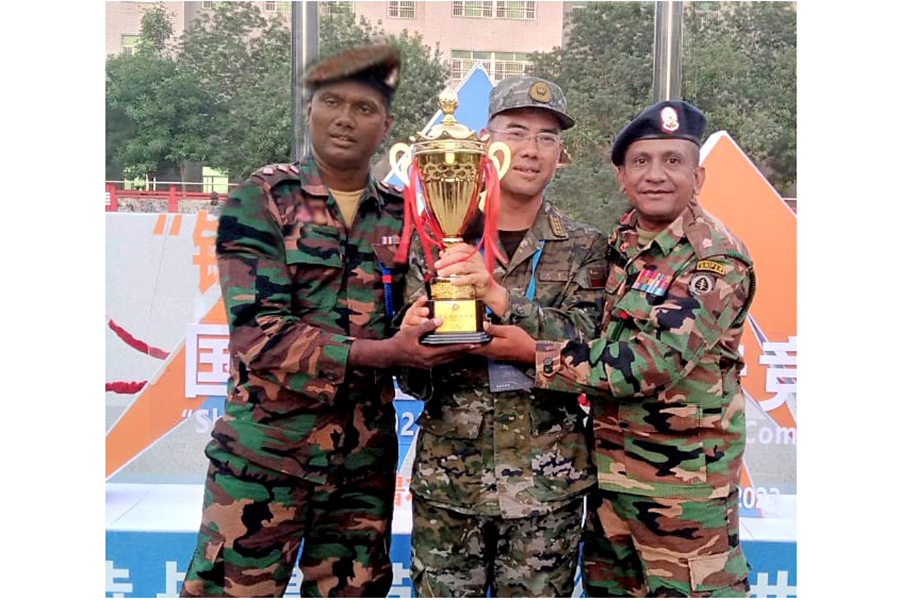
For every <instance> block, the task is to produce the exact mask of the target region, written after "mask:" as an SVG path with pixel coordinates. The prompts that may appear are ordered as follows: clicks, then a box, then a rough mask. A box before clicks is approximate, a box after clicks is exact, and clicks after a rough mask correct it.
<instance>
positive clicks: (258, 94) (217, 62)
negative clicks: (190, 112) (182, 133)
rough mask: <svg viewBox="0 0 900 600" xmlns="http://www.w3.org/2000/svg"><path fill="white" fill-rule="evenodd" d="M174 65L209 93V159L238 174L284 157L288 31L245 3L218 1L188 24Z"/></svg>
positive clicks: (288, 110)
mask: <svg viewBox="0 0 900 600" xmlns="http://www.w3.org/2000/svg"><path fill="white" fill-rule="evenodd" d="M180 50H181V51H180V53H179V55H178V63H179V66H180V68H181V69H182V70H183V71H184V72H186V73H189V74H190V75H191V76H192V77H193V78H194V80H195V81H197V82H198V84H199V85H200V86H202V87H203V89H205V90H206V92H207V93H208V94H210V96H211V97H212V98H213V99H214V110H212V111H210V113H209V114H208V116H207V122H208V128H209V135H208V136H207V137H206V139H205V148H206V152H205V154H206V156H207V158H208V163H209V164H210V165H211V166H213V167H215V168H216V169H219V170H222V171H224V172H227V173H228V174H229V176H230V178H231V179H232V180H235V179H243V178H245V177H247V176H248V175H249V174H250V173H252V172H253V171H254V170H255V169H257V168H258V167H259V166H261V165H263V164H267V163H272V162H288V161H289V160H290V139H291V138H290V131H291V123H290V118H291V93H290V84H291V71H290V60H291V36H290V31H289V30H288V28H287V27H286V26H285V25H284V23H283V22H281V21H280V20H279V19H278V17H272V18H270V19H266V18H265V17H263V15H262V13H261V12H260V10H259V8H258V7H257V6H255V5H253V4H251V3H249V2H218V3H216V4H215V5H214V8H213V10H212V11H210V12H209V13H207V12H204V13H201V14H200V15H198V17H197V18H196V19H195V20H194V21H192V22H191V24H190V25H189V26H188V27H187V29H186V30H185V33H184V35H183V36H182V39H181V46H180Z"/></svg>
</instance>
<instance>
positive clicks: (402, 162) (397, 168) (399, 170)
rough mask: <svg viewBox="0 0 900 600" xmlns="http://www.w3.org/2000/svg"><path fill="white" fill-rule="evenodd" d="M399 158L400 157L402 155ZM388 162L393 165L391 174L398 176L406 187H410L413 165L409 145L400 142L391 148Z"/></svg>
mask: <svg viewBox="0 0 900 600" xmlns="http://www.w3.org/2000/svg"><path fill="white" fill-rule="evenodd" d="M401 154H402V156H400V158H398V155H401ZM388 162H390V163H391V172H392V173H393V174H394V175H396V176H397V177H398V178H399V179H400V181H402V182H403V185H404V186H407V187H409V167H410V165H411V164H412V154H411V152H410V148H409V145H408V144H404V143H403V142H398V143H396V144H394V145H393V146H391V150H390V152H389V153H388Z"/></svg>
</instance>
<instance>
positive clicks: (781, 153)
mask: <svg viewBox="0 0 900 600" xmlns="http://www.w3.org/2000/svg"><path fill="white" fill-rule="evenodd" d="M654 4H655V3H654V2H590V3H587V4H586V5H584V7H583V8H578V9H576V10H574V11H572V13H571V14H570V17H569V21H568V23H567V25H568V27H569V31H568V36H567V40H566V43H565V45H564V46H563V47H561V48H555V49H554V50H553V51H551V52H546V53H535V54H532V55H531V60H532V62H533V65H534V66H533V69H532V72H533V74H535V75H539V76H543V77H547V78H548V79H551V80H553V81H556V82H557V83H558V84H559V85H560V86H561V87H562V88H563V90H564V91H565V93H566V99H567V100H568V104H569V106H568V108H569V111H570V114H571V115H572V116H573V117H574V118H575V120H576V122H577V124H576V126H575V127H574V128H573V129H571V130H569V131H567V132H564V135H563V137H564V140H565V144H566V148H567V149H568V151H569V153H570V154H571V156H572V163H571V164H569V165H567V166H565V167H563V168H561V169H560V170H559V171H558V172H557V175H556V176H555V177H554V179H553V181H552V182H551V184H550V187H549V188H548V195H549V196H550V197H552V198H553V199H554V200H555V201H557V202H558V203H559V204H560V205H561V206H562V207H563V208H564V209H565V210H566V211H568V212H569V213H570V214H571V215H573V216H575V217H576V218H579V219H582V220H584V221H586V222H588V223H591V224H593V225H595V226H597V227H599V228H600V229H601V230H603V231H604V232H608V231H609V230H610V229H611V228H612V227H613V226H614V224H615V221H616V220H617V219H618V217H619V216H620V215H621V213H622V211H623V210H624V209H625V208H626V207H627V201H626V199H625V197H624V196H623V195H622V194H621V193H620V191H619V186H618V182H617V180H616V178H615V172H614V170H613V168H612V166H611V164H610V162H609V149H610V145H611V143H612V139H613V137H614V136H615V134H616V132H617V131H618V130H619V129H620V128H621V127H622V126H624V125H625V123H627V122H628V121H629V120H630V119H631V118H633V117H634V116H635V115H637V113H638V112H640V111H641V110H642V109H643V108H645V107H646V106H647V105H648V104H650V103H651V102H652V100H653V98H652V93H653V43H654V41H653V40H654ZM695 5H714V6H713V7H712V8H714V9H715V10H712V11H707V12H704V13H701V11H699V10H694V6H695ZM704 8H709V7H704ZM683 39H684V44H683V45H684V59H683V66H682V82H683V83H682V97H683V98H684V99H685V100H687V101H689V102H692V103H694V104H696V105H697V106H699V107H700V108H702V109H703V111H704V112H705V113H706V115H707V118H708V119H709V124H708V126H707V133H711V132H714V131H718V130H721V129H724V130H726V131H728V132H729V134H731V135H732V137H734V138H735V140H736V141H737V142H738V143H739V144H740V145H741V147H742V148H743V149H744V150H745V151H746V152H747V153H748V154H749V156H750V157H751V158H752V159H754V160H755V161H756V162H757V163H758V164H759V165H760V167H761V168H762V169H763V172H764V173H766V174H767V175H768V176H769V178H770V180H771V181H772V183H773V184H774V185H775V186H776V188H777V189H779V191H781V192H782V193H785V192H786V191H787V190H788V189H789V188H790V186H791V185H792V184H793V183H794V182H795V180H796V13H794V12H793V10H791V8H790V6H789V4H788V3H787V2H750V3H743V2H729V3H691V4H689V5H688V6H686V7H685V18H684V38H683Z"/></svg>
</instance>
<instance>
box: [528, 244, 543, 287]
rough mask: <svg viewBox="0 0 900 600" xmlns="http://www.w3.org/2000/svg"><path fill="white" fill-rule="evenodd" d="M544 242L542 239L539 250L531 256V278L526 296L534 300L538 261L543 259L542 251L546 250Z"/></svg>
mask: <svg viewBox="0 0 900 600" xmlns="http://www.w3.org/2000/svg"><path fill="white" fill-rule="evenodd" d="M544 242H545V240H541V241H540V242H539V243H538V247H537V250H535V252H534V254H533V255H532V256H531V278H530V279H529V280H528V287H527V288H526V289H525V297H526V298H528V299H529V300H534V288H535V283H534V279H535V278H534V273H535V271H537V264H538V261H539V260H541V253H542V252H543V251H544Z"/></svg>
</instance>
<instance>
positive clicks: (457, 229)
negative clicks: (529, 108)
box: [389, 88, 510, 345]
mask: <svg viewBox="0 0 900 600" xmlns="http://www.w3.org/2000/svg"><path fill="white" fill-rule="evenodd" d="M439 102H440V107H441V110H442V111H443V112H444V118H443V120H442V121H441V122H440V123H439V124H438V125H435V126H434V127H432V128H431V130H430V131H429V132H428V134H425V133H424V132H420V133H418V134H416V136H413V138H412V139H411V141H412V144H411V145H407V144H404V143H402V142H401V143H397V144H394V146H392V147H391V150H390V153H389V159H390V163H391V170H392V171H393V172H394V173H395V174H396V175H397V176H398V177H399V178H400V179H401V181H402V182H403V184H404V196H405V200H406V207H405V213H404V224H403V238H402V240H401V242H400V249H399V250H398V251H397V255H396V257H395V259H396V260H397V261H399V262H405V261H406V258H407V254H408V251H409V243H410V238H411V235H412V227H415V229H416V232H417V233H418V234H419V238H420V239H421V240H422V246H423V247H424V249H425V257H426V260H427V261H428V266H429V269H430V273H429V274H432V273H434V261H433V259H432V254H431V251H432V249H433V248H439V249H441V250H444V249H446V248H449V247H451V246H453V245H455V244H459V243H462V241H463V239H462V234H463V231H465V229H466V226H467V225H468V224H469V222H470V220H471V219H472V217H473V216H474V215H475V214H477V212H478V209H479V196H480V193H481V191H482V188H484V192H485V196H484V204H483V206H482V211H483V212H484V231H483V232H482V235H481V239H480V241H479V242H478V246H477V248H480V247H483V248H484V253H485V262H486V263H487V267H488V270H489V271H491V270H492V269H493V265H494V260H495V259H496V258H497V257H498V256H499V252H498V250H497V227H496V223H497V202H498V201H499V199H500V188H499V181H500V178H502V177H503V175H504V174H505V173H506V170H507V169H508V168H509V164H510V151H509V147H508V146H507V145H506V144H504V143H503V142H495V143H493V144H491V146H490V148H487V147H486V143H485V141H483V140H480V139H478V137H477V135H476V132H475V131H473V130H471V129H469V128H468V127H466V126H465V125H464V124H462V123H460V122H458V121H457V120H456V118H455V117H454V116H453V113H454V112H456V108H457V106H458V104H459V102H458V100H457V97H456V93H455V92H453V90H451V89H449V88H448V89H445V90H444V91H443V92H441V94H440V96H439ZM498 155H499V156H502V158H503V160H502V162H501V160H500V159H499V158H498ZM417 188H419V189H420V191H421V194H422V199H423V201H424V206H423V207H421V208H422V210H420V206H419V202H418V197H417V193H416V191H417ZM454 278H455V276H453V275H451V276H449V277H436V276H434V277H433V278H432V280H431V281H430V289H429V294H428V295H429V301H428V304H427V306H428V308H429V316H430V317H441V318H442V319H443V325H441V326H440V327H439V328H438V329H437V330H435V331H434V332H433V333H430V334H428V335H426V336H424V337H423V338H422V340H421V342H422V343H423V344H426V345H442V344H459V343H473V342H474V343H483V342H488V341H490V339H491V336H490V334H488V333H486V332H485V331H484V303H483V302H482V301H481V300H479V299H477V298H476V297H475V290H474V288H473V286H471V285H454V283H453V279H454Z"/></svg>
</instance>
